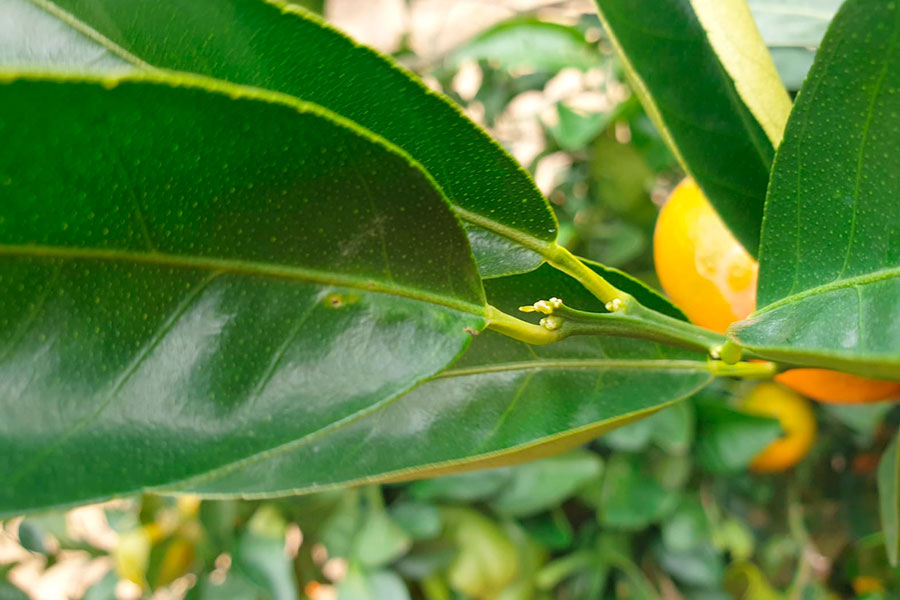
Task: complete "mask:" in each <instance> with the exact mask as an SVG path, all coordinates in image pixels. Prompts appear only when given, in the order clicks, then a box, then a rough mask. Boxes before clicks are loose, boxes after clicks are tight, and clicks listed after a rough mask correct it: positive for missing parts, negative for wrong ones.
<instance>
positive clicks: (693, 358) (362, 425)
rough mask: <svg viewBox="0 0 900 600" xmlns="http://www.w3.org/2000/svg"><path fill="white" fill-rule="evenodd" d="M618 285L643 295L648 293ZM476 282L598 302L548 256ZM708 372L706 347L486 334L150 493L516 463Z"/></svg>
mask: <svg viewBox="0 0 900 600" xmlns="http://www.w3.org/2000/svg"><path fill="white" fill-rule="evenodd" d="M616 283H617V285H621V287H622V288H623V289H624V290H625V291H627V292H628V293H630V294H632V295H634V296H635V297H637V298H638V299H639V300H642V301H647V300H648V296H650V295H651V294H653V292H650V291H649V290H647V288H645V287H643V286H642V285H641V284H638V283H636V282H633V281H629V280H626V279H624V278H623V280H622V281H621V282H616ZM485 284H486V289H487V293H488V299H489V300H490V302H491V303H492V304H494V305H495V306H497V307H498V308H500V309H501V310H504V311H506V312H510V311H513V310H515V307H517V306H520V305H522V304H525V303H530V302H533V301H534V300H535V299H538V298H541V297H547V294H558V295H559V296H560V297H561V298H563V299H564V300H565V301H566V304H567V305H570V306H573V307H575V308H580V309H585V310H603V307H602V304H600V303H599V301H598V300H596V299H595V298H594V297H593V296H592V295H591V294H590V293H589V292H587V291H586V290H584V288H582V287H581V286H580V285H579V284H578V282H577V281H575V280H573V279H570V278H568V277H566V276H565V275H563V274H562V273H560V272H559V271H557V270H555V269H553V268H552V267H550V266H548V265H544V266H542V267H541V268H539V269H537V270H536V271H532V272H530V273H527V274H523V275H515V276H510V277H503V278H498V279H492V280H488V281H487V282H485ZM657 298H658V300H657V301H658V302H665V300H663V299H662V298H659V297H658V296H657ZM711 378H712V377H711V375H710V373H709V371H708V370H707V366H706V362H705V357H704V356H701V355H697V354H693V353H690V352H686V351H682V350H677V349H672V348H666V347H662V346H659V345H656V344H653V343H650V342H644V341H640V340H632V339H620V338H599V337H585V338H569V339H567V340H564V341H562V342H559V343H556V344H552V345H550V346H535V347H531V346H528V345H526V344H524V343H522V342H518V341H515V340H512V339H510V338H506V337H503V336H501V335H498V334H496V333H494V332H492V331H486V332H484V333H482V334H481V335H479V336H478V337H477V338H475V340H474V341H473V343H472V346H471V347H470V348H469V350H468V351H467V352H466V354H464V355H463V357H462V358H461V359H460V360H459V361H458V362H457V363H455V364H454V365H453V366H452V367H451V368H449V369H448V370H446V371H444V372H442V373H440V374H439V375H437V376H435V377H434V378H432V379H431V380H430V381H428V382H426V383H424V384H422V385H420V386H419V387H417V388H415V389H414V390H412V391H411V392H409V393H407V394H405V395H403V396H401V397H399V398H397V399H395V400H393V401H391V402H386V403H383V404H382V405H380V406H379V407H377V408H376V409H375V410H371V411H368V412H366V413H362V412H361V413H359V414H358V416H357V418H354V419H346V420H344V421H342V422H340V423H336V424H335V425H334V426H330V427H327V428H322V429H321V430H319V431H318V432H315V433H313V434H311V435H309V436H307V437H306V438H304V439H298V440H297V441H293V442H291V443H289V444H286V445H284V446H283V447H281V448H278V449H275V450H272V451H268V452H266V453H263V454H260V455H258V456H256V457H252V458H248V459H247V460H245V461H243V462H242V463H240V464H237V463H236V464H234V465H230V466H228V467H226V468H223V469H221V470H219V471H218V472H214V473H209V474H208V475H205V476H201V477H196V478H192V479H186V480H185V481H184V482H182V483H181V484H178V485H167V486H162V487H161V488H160V491H164V492H171V491H187V490H192V491H196V492H199V493H202V494H205V495H212V496H218V495H225V496H228V495H232V494H235V493H237V492H239V491H240V492H242V493H243V494H244V495H249V496H267V495H272V494H287V493H295V492H300V491H315V490H320V489H323V488H327V487H332V486H342V485H347V484H349V483H359V482H363V481H365V482H376V481H381V482H384V481H399V480H406V479H416V478H422V477H431V476H435V475H442V474H448V473H455V472H461V471H467V470H471V469H474V468H483V467H493V466H502V465H506V464H514V463H519V462H523V461H525V460H529V459H533V458H537V457H542V456H547V455H550V454H554V453H558V452H560V451H562V450H564V449H568V448H571V447H573V446H576V445H579V444H581V443H584V442H587V441H589V440H590V439H592V438H594V437H596V436H598V435H600V434H601V433H603V432H604V431H607V430H609V429H612V428H614V427H617V426H620V425H624V424H626V423H628V422H630V421H632V420H634V419H637V418H640V417H642V416H646V415H649V414H652V413H654V412H655V411H657V410H659V409H661V408H663V407H665V406H668V405H670V404H671V403H673V402H676V401H678V400H679V399H681V398H684V397H686V396H689V395H691V394H692V393H694V392H695V391H696V390H698V389H700V388H702V387H703V386H704V385H706V384H707V383H708V382H709V381H710V380H711Z"/></svg>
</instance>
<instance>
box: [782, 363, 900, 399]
mask: <svg viewBox="0 0 900 600" xmlns="http://www.w3.org/2000/svg"><path fill="white" fill-rule="evenodd" d="M775 379H776V380H777V381H779V382H780V383H783V384H784V385H786V386H788V387H789V388H791V389H792V390H795V391H797V392H800V393H801V394H803V395H804V396H808V397H809V398H812V399H814V400H818V401H820V402H831V403H839V404H862V403H864V402H879V401H881V400H889V399H900V382H897V381H884V380H881V379H868V378H866V377H860V376H859V375H851V374H850V373H841V372H840V371H829V370H828V369H791V370H790V371H786V372H784V373H782V374H780V375H778V376H777V377H775Z"/></svg>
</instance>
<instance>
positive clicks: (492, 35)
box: [452, 17, 601, 73]
mask: <svg viewBox="0 0 900 600" xmlns="http://www.w3.org/2000/svg"><path fill="white" fill-rule="evenodd" d="M452 59H453V61H454V62H455V63H456V64H459V63H460V62H462V61H465V60H486V61H488V63H490V64H491V65H493V66H497V67H500V68H504V69H516V68H528V69H533V70H536V71H544V72H550V73H555V72H556V71H559V70H561V69H565V68H567V67H575V68H578V69H582V70H586V69H589V68H591V67H595V66H597V65H598V64H599V63H600V61H601V57H600V53H599V52H597V49H596V48H595V46H594V45H593V44H590V43H589V42H588V41H587V40H585V39H584V34H582V33H581V32H580V31H578V30H577V29H575V28H574V27H569V26H567V25H560V24H558V23H548V22H546V21H540V20H538V19H534V18H529V17H519V18H515V19H510V20H508V21H503V22H502V23H499V24H497V25H494V26H493V27H491V28H489V29H487V30H485V31H483V32H482V33H479V34H478V35H477V36H475V37H474V38H472V39H471V40H470V41H468V42H466V43H465V44H464V45H463V46H462V47H461V48H459V49H458V50H457V51H455V52H454V53H453V55H452Z"/></svg>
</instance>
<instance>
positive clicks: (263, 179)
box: [0, 77, 485, 514]
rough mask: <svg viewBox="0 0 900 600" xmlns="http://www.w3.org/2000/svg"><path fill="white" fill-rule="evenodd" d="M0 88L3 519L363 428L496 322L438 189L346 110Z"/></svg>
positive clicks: (158, 81) (224, 97) (76, 87)
mask: <svg viewBox="0 0 900 600" xmlns="http://www.w3.org/2000/svg"><path fill="white" fill-rule="evenodd" d="M0 82H2V83H0V139H2V140H3V144H4V147H5V148H8V149H14V151H9V152H2V153H0V195H2V199H3V201H2V203H0V281H2V289H3V294H2V295H0V473H2V474H3V485H2V486H0V513H5V514H8V513H16V512H20V511H24V510H27V509H34V508H38V507H45V506H51V505H60V504H70V503H76V502H82V501H88V500H92V499H98V498H105V497H109V496H111V495H114V494H122V493H127V492H133V491H136V490H139V489H142V488H144V487H146V486H153V485H164V484H168V483H171V482H174V481H180V480H182V479H184V478H187V477H191V476H197V475H200V474H202V473H205V472H207V471H210V470H215V469H219V468H222V467H223V466H226V465H233V464H235V463H238V462H239V461H241V460H244V459H246V458H247V457H250V456H258V455H260V454H262V453H265V452H268V451H271V450H273V449H275V448H278V447H282V446H284V445H285V444H288V443H291V442H293V441H295V440H298V439H305V438H307V437H308V436H309V435H314V434H315V432H317V431H320V430H322V429H323V428H326V427H329V426H334V425H335V424H337V423H341V422H345V421H346V420H347V419H351V420H352V419H354V418H355V419H358V418H359V416H360V415H362V414H365V412H366V411H371V410H372V409H374V408H375V407H377V406H378V405H379V404H380V403H383V402H385V401H389V400H391V399H392V398H394V397H395V396H397V395H398V394H400V393H402V392H404V391H406V390H407V389H409V388H410V387H411V386H413V385H415V384H416V383H417V382H419V381H420V380H422V379H423V378H425V377H428V376H430V375H432V374H434V373H435V372H437V371H439V370H440V369H442V368H444V367H445V365H446V364H447V363H448V362H450V361H451V360H453V359H454V357H455V356H457V355H458V354H459V353H460V352H461V351H462V350H463V349H464V348H465V347H466V345H467V344H468V341H469V340H470V338H471V334H473V333H477V332H478V331H479V330H480V329H482V328H483V327H484V323H485V319H484V316H483V314H484V312H485V305H484V295H483V290H482V287H481V283H480V280H479V278H478V273H477V270H476V266H475V263H474V260H473V258H472V254H471V251H470V249H469V247H468V242H467V240H466V236H465V233H464V232H463V230H462V228H461V227H460V226H459V224H458V222H457V219H456V217H455V216H454V214H453V212H452V210H451V209H450V207H449V205H448V204H447V203H446V201H445V200H444V199H443V198H442V196H441V195H440V193H439V191H438V190H437V188H436V186H435V185H434V184H433V181H432V180H431V179H430V178H429V177H428V176H427V174H426V173H425V172H424V171H423V170H421V169H420V168H419V167H418V166H417V165H416V164H415V163H413V162H411V161H410V159H409V158H408V157H407V156H405V155H403V154H401V153H400V152H399V151H398V150H396V149H395V148H394V147H393V146H390V145H388V144H387V143H386V142H383V141H379V140H378V139H377V138H375V137H373V136H372V135H371V134H367V133H364V132H362V131H361V130H359V129H357V128H356V127H355V126H353V125H352V124H350V123H348V122H346V121H345V120H343V119H341V118H339V117H336V116H334V115H331V114H330V113H327V112H325V111H323V110H322V109H321V108H319V107H316V106H313V105H308V104H304V103H300V102H297V101H296V100H294V99H292V98H290V97H287V96H276V95H273V94H271V93H268V92H260V91H257V90H251V89H246V88H240V87H238V86H234V85H230V84H223V83H221V82H215V81H211V80H200V79H199V78H190V79H189V78H183V77H179V78H156V77H153V78H141V79H127V78H126V79H107V80H102V81H91V80H84V79H79V80H76V79H66V78H55V79H52V80H38V79H15V78H13V79H9V78H7V79H0Z"/></svg>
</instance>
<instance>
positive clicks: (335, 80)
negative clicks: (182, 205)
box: [0, 0, 557, 276]
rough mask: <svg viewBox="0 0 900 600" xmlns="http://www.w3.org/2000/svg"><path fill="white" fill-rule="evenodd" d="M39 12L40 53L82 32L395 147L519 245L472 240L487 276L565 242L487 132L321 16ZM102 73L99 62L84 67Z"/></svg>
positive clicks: (112, 2)
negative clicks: (289, 99) (296, 102)
mask: <svg viewBox="0 0 900 600" xmlns="http://www.w3.org/2000/svg"><path fill="white" fill-rule="evenodd" d="M24 2H26V0H13V4H22V3H24ZM34 2H35V4H36V5H38V6H39V7H41V8H42V9H44V10H45V11H47V12H48V13H51V14H53V15H54V16H56V17H58V18H59V19H61V21H62V22H59V23H58V24H57V27H56V29H55V30H54V29H51V30H50V31H47V32H46V33H45V34H44V35H42V36H40V37H31V38H29V39H28V40H25V42H27V44H28V45H29V46H34V45H46V44H50V45H52V44H58V43H62V42H60V41H59V39H58V37H57V34H56V33H55V31H57V30H62V32H61V33H59V36H61V37H66V36H70V35H71V32H70V31H65V29H66V27H69V28H73V29H75V30H77V31H80V32H83V33H85V34H87V35H88V36H89V37H90V38H91V40H96V42H93V43H92V45H93V47H94V52H95V53H101V54H102V53H104V52H106V53H110V54H112V55H114V56H116V57H119V58H122V59H124V60H125V61H127V62H128V63H129V64H130V65H133V66H134V67H137V68H140V69H144V70H152V69H153V68H154V67H156V68H163V69H173V70H178V71H186V72H191V73H197V74H200V75H205V76H210V77H215V78H217V79H223V80H227V81H231V82H234V83H238V84H242V85H249V86H253V87H259V88H264V89H269V90H272V91H276V92H281V93H285V94H289V95H291V96H295V97H297V98H299V99H301V100H305V101H308V102H313V103H315V104H319V105H321V106H323V107H325V108H327V109H329V110H331V111H333V112H335V113H337V114H340V115H342V116H344V117H346V118H348V119H350V120H351V121H354V122H355V123H358V124H359V125H360V126H362V127H364V128H366V129H369V130H370V131H372V132H374V133H376V134H378V135H380V136H382V137H384V138H385V139H387V140H390V141H391V142H393V143H394V144H396V145H397V146H399V147H401V148H403V149H404V150H405V151H406V152H407V153H408V154H409V155H411V156H412V157H413V158H414V159H415V160H417V161H418V162H420V163H421V164H422V165H423V166H424V167H425V169H426V170H427V171H428V172H429V173H430V174H431V175H432V176H433V177H434V179H435V180H437V182H438V184H439V185H440V187H441V189H442V190H443V192H444V193H445V194H446V196H447V197H448V198H449V199H450V202H451V203H452V204H453V205H454V206H456V207H457V208H458V209H459V214H460V216H462V217H463V218H464V219H466V220H469V221H471V222H472V223H473V224H475V225H478V226H479V227H481V228H486V229H488V230H490V231H492V232H493V233H494V234H495V235H500V236H502V237H503V238H505V239H506V240H507V241H512V242H515V243H514V244H513V246H512V250H511V251H510V249H500V250H499V251H500V252H504V253H505V254H506V256H499V257H498V256H497V252H498V249H497V248H496V247H495V245H494V244H491V243H487V244H485V243H483V241H484V240H483V238H484V236H482V235H474V236H473V237H472V245H473V248H474V250H475V253H476V255H477V256H478V257H479V263H480V264H482V273H483V274H484V275H485V276H498V275H505V274H508V273H512V272H520V271H527V270H531V269H533V268H535V267H537V266H538V265H540V264H541V261H542V256H541V254H543V253H546V251H547V250H548V248H550V247H551V246H552V245H553V244H554V243H555V240H556V235H557V223H556V218H555V216H554V214H553V211H552V210H551V209H550V206H549V204H548V203H547V201H546V200H545V199H544V198H543V196H541V194H540V192H539V191H538V190H537V188H536V186H535V184H534V182H533V181H532V180H531V178H530V177H529V176H528V175H527V173H526V172H525V171H524V170H523V169H522V168H521V167H520V166H519V165H518V164H517V163H516V162H515V160H514V159H513V158H512V157H511V156H510V155H509V154H507V153H506V152H505V151H504V150H503V149H502V148H501V147H500V146H499V145H498V144H497V143H496V142H494V141H493V140H492V139H491V138H490V137H489V136H488V135H487V133H485V132H484V131H483V130H482V129H481V128H479V127H478V126H477V125H476V124H475V123H473V122H472V121H470V120H469V119H468V118H466V117H465V116H464V115H463V114H462V113H461V112H460V111H459V109H458V108H456V107H455V106H454V105H453V104H451V102H450V101H449V100H448V99H447V98H445V97H444V96H442V95H439V94H435V93H434V92H432V91H430V90H428V88H426V87H425V85H424V84H423V83H422V82H421V81H419V80H418V79H417V78H416V77H415V76H414V75H412V74H411V73H409V72H407V71H405V70H403V69H401V68H400V67H398V66H397V65H396V64H394V63H393V61H391V60H390V59H389V58H387V57H385V56H382V55H380V54H378V53H377V52H376V51H374V50H372V49H370V48H367V47H365V46H361V45H359V44H357V43H355V42H354V41H353V40H351V39H350V38H348V37H346V36H345V35H343V34H342V33H340V32H338V31H336V30H335V29H333V28H331V27H330V26H328V25H326V24H325V23H324V22H322V21H321V20H320V19H319V18H318V17H317V16H315V15H313V14H312V13H309V12H307V11H304V10H302V9H300V8H299V7H296V6H292V5H290V4H287V3H285V2H282V1H280V0H270V1H262V0H191V1H190V2H183V1H182V0H135V1H132V2H128V3H127V4H123V3H122V2H119V1H117V0H91V1H85V0H34ZM31 12H34V11H31ZM31 12H29V13H28V14H25V13H24V12H23V13H22V14H23V15H24V16H23V19H24V21H23V23H22V24H21V25H19V24H16V27H19V28H21V27H31V25H32V20H31ZM45 40H46V41H45ZM98 42H99V43H98ZM85 52H87V51H85ZM0 57H2V55H0ZM102 68H103V65H100V64H96V63H94V62H87V63H86V64H84V65H83V66H82V69H89V70H91V71H96V70H98V69H102ZM489 241H490V240H489ZM510 252H512V256H511V255H510ZM536 252H537V253H536Z"/></svg>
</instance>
